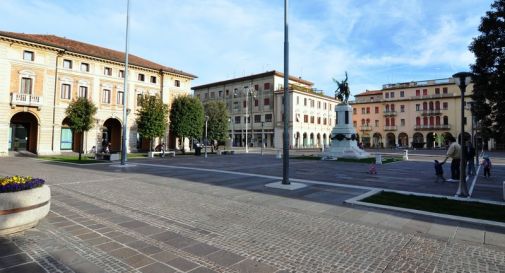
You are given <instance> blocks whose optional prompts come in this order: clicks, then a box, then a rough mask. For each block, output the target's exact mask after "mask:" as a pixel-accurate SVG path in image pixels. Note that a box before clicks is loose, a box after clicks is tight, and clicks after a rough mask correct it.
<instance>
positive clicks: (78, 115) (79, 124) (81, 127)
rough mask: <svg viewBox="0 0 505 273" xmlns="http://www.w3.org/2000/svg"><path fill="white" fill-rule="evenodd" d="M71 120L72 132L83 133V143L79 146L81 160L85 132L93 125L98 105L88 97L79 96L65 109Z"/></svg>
mask: <svg viewBox="0 0 505 273" xmlns="http://www.w3.org/2000/svg"><path fill="white" fill-rule="evenodd" d="M65 112H66V114H67V117H68V120H69V127H70V129H71V130H72V133H73V134H75V133H81V145H80V147H79V160H81V154H82V149H83V144H84V132H86V131H88V130H89V129H91V127H93V123H94V120H95V119H94V116H95V114H96V106H95V105H94V104H93V102H91V101H89V100H88V99H87V98H83V97H81V98H78V99H77V100H74V101H72V102H71V103H70V105H68V108H67V110H66V111H65Z"/></svg>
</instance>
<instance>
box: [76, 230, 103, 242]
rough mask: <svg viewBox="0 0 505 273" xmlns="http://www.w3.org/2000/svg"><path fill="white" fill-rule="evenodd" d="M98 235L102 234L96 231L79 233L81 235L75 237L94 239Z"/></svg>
mask: <svg viewBox="0 0 505 273" xmlns="http://www.w3.org/2000/svg"><path fill="white" fill-rule="evenodd" d="M98 237H102V235H100V234H98V233H96V232H90V233H84V234H81V235H77V238H79V239H81V240H89V239H95V238H98Z"/></svg>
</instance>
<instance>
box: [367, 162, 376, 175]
mask: <svg viewBox="0 0 505 273" xmlns="http://www.w3.org/2000/svg"><path fill="white" fill-rule="evenodd" d="M368 173H369V174H377V166H375V163H372V165H370V168H368Z"/></svg>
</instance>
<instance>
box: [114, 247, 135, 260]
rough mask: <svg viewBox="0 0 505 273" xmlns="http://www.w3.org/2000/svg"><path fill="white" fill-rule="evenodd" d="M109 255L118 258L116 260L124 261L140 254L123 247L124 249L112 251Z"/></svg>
mask: <svg viewBox="0 0 505 273" xmlns="http://www.w3.org/2000/svg"><path fill="white" fill-rule="evenodd" d="M109 254H110V255H112V256H114V257H116V258H119V259H122V260H124V259H126V258H128V257H131V256H134V255H138V254H139V253H138V252H137V251H135V250H133V249H131V248H129V247H122V248H118V249H115V250H112V251H110V252H109Z"/></svg>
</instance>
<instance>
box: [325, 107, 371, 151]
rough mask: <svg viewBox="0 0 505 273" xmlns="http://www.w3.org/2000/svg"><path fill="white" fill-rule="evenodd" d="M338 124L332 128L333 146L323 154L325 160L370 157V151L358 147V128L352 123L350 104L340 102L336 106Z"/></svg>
mask: <svg viewBox="0 0 505 273" xmlns="http://www.w3.org/2000/svg"><path fill="white" fill-rule="evenodd" d="M335 113H336V119H335V120H336V125H335V127H333V130H331V135H330V138H331V146H330V147H327V148H326V150H325V151H324V153H323V154H322V156H323V159H324V160H336V159H338V158H356V159H361V158H368V157H371V155H370V153H368V152H365V151H364V150H362V149H360V148H359V147H358V142H357V140H356V130H355V129H354V127H353V125H352V107H351V106H350V105H348V104H343V103H341V104H339V105H337V106H336V107H335Z"/></svg>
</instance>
